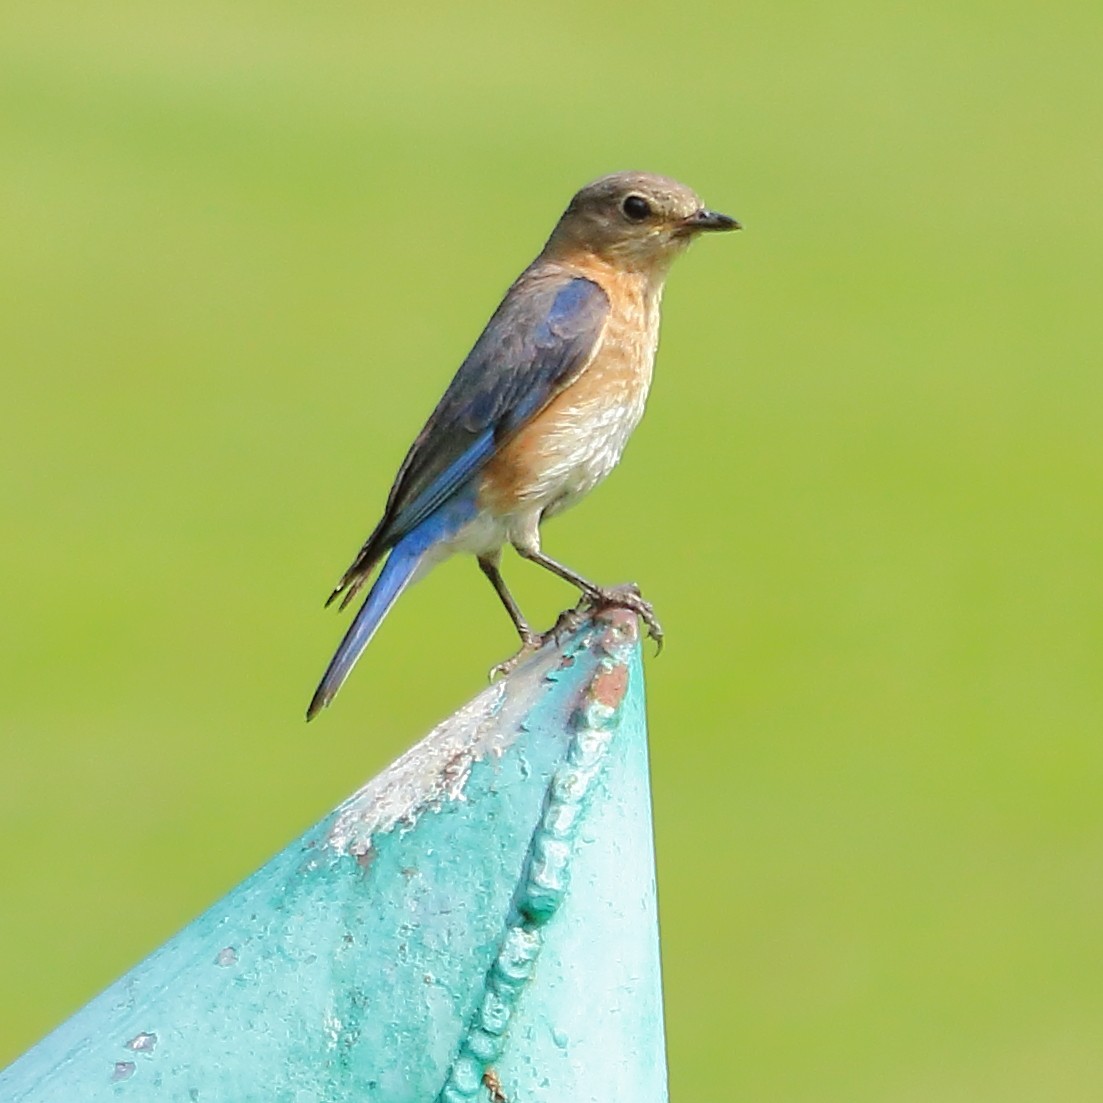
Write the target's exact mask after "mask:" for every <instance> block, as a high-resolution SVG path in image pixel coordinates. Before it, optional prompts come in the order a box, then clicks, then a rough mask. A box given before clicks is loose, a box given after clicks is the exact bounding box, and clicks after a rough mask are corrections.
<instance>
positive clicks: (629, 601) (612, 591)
mask: <svg viewBox="0 0 1103 1103" xmlns="http://www.w3.org/2000/svg"><path fill="white" fill-rule="evenodd" d="M583 604H587V605H589V607H590V609H592V610H593V611H594V612H600V611H601V610H602V609H627V610H628V611H629V612H630V613H635V614H636V616H638V617H639V618H640V620H642V621H643V623H644V625H645V626H646V628H647V634H648V635H649V636H650V637H651V638H652V639H653V640H654V641H655V654H656V655H657V654H658V653H659V652H660V651H662V649H663V626H662V625H661V624H660V623H659V618H658V617H657V616H655V609H654V607H653V606H652V604H651V602H650V601H648V600H646V598H644V597H643V595H642V594H641V593H640V588H639V587H638V586H637V585H636V584H635V583H634V582H626V583H625V584H624V585H623V586H607V587H604V588H602V589H600V590H596V591H594V593H592V594H587V595H586V597H585V598H584V599H583Z"/></svg>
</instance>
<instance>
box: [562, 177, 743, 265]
mask: <svg viewBox="0 0 1103 1103" xmlns="http://www.w3.org/2000/svg"><path fill="white" fill-rule="evenodd" d="M738 229H739V223H738V222H736V220H735V219H734V218H730V217H729V216H728V215H726V214H718V213H717V212H716V211H711V210H709V209H708V208H707V207H705V205H704V204H703V203H702V202H701V200H700V198H699V197H698V196H697V193H696V192H694V191H693V190H692V189H691V188H687V187H686V186H685V184H679V183H678V181H677V180H671V179H670V178H669V177H667V176H656V175H654V174H653V173H648V172H615V173H613V174H612V175H610V176H603V177H601V178H600V179H599V180H595V181H594V182H593V183H592V184H587V185H586V186H585V187H584V188H583V189H582V190H581V191H579V192H578V193H577V194H576V195H575V197H574V198H573V199H572V200H571V202H570V205H569V206H568V207H567V209H566V210H565V211H564V212H563V216H562V217H561V218H560V220H559V222H558V224H557V225H556V227H555V230H554V231H552V235H551V238H550V239H549V240H548V244H547V247H546V249H545V254H546V255H547V254H551V255H564V256H569V255H572V254H577V253H580V252H581V253H588V254H591V255H593V256H596V257H598V258H600V259H601V260H604V261H607V262H609V263H611V264H614V265H616V266H618V267H621V268H627V269H631V270H634V271H642V272H655V273H657V274H660V275H661V274H662V273H665V271H666V269H667V268H668V267H669V265H670V263H671V261H672V260H673V259H674V258H675V257H676V256H678V254H679V253H681V252H682V251H683V250H684V249H685V247H686V246H687V245H688V244H689V243H690V242H691V241H692V240H693V239H694V238H695V237H696V236H697V235H698V234H700V233H705V232H708V231H710V230H711V231H715V230H738Z"/></svg>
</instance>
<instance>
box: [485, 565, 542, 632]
mask: <svg viewBox="0 0 1103 1103" xmlns="http://www.w3.org/2000/svg"><path fill="white" fill-rule="evenodd" d="M479 567H480V569H481V570H482V572H483V574H485V575H486V577H487V578H489V579H490V585H491V586H493V587H494V591H495V593H496V594H497V595H498V597H500V598H501V599H502V604H503V605H504V606H505V607H506V612H507V613H509V619H510V620H512V621H513V626H514V628H516V629H517V635H519V636H520V637H521V643H522V644H523V645H524V648H531V647H538V646H539V645H540V643H541V642H542V641H541V639H540V637H539V636H538V635H537V634H536V633H535V632H534V631H533V630H532V628H531V627H529V622H528V621H527V620H525V615H524V613H522V612H521V607H520V606H519V605H518V604H517V599H516V598H515V597H514V596H513V595H512V594H511V593H510V592H509V587H508V586H507V585H506V580H505V579H504V578H502V572H501V571H500V570H499V569H498V558H497V556H489V555H480V556H479ZM524 648H522V650H523V649H524Z"/></svg>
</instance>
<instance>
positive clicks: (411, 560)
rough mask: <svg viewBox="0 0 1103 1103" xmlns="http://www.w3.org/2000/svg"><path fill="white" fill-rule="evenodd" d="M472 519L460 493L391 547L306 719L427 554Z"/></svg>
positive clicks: (331, 691) (331, 692) (334, 687)
mask: <svg viewBox="0 0 1103 1103" xmlns="http://www.w3.org/2000/svg"><path fill="white" fill-rule="evenodd" d="M473 516H474V498H473V496H472V495H468V494H463V495H461V496H459V497H458V498H455V499H453V500H452V501H451V502H449V503H447V504H446V505H445V506H443V507H442V508H440V509H438V510H437V511H436V512H435V513H432V514H430V516H428V517H427V518H425V520H424V521H422V522H421V524H420V525H418V526H417V527H416V528H415V529H414V530H413V531H412V532H410V533H407V535H406V536H404V537H403V538H402V539H401V540H400V541H399V542H398V543H397V544H396V545H395V546H394V548H393V549H392V550H391V554H390V555H389V556H388V557H387V561H386V563H384V564H383V569H382V570H381V571H380V572H379V577H378V578H377V579H376V580H375V583H374V585H373V586H372V588H371V590H370V591H369V592H368V596H367V597H366V598H365V599H364V604H363V605H361V606H360V609H359V611H358V612H357V614H356V616H355V617H354V618H353V621H352V624H351V625H350V626H349V630H348V631H347V632H346V633H345V638H344V639H343V640H341V645H340V646H339V647H338V648H337V652H336V654H335V655H334V656H333V658H332V659H330V661H329V666H327V667H326V672H325V674H323V675H322V680H321V682H319V683H318V688H317V689H316V690H315V691H314V696H313V697H312V698H311V700H310V705H309V707H308V708H307V710H306V718H307V720H313V719H314V717H315V716H316V715H317V714H318V712H319V711H320V710H321V709H323V708H325V706H326V705H328V704H329V703H330V701H332V700H333V698H334V697H335V696H336V695H337V691H338V690H339V689H340V688H341V686H342V685H343V684H344V681H345V679H346V678H347V677H348V676H349V674H350V673H351V672H352V668H353V667H354V666H355V665H356V660H357V659H359V658H360V656H361V654H362V653H363V651H364V648H365V647H367V646H368V644H369V643H370V642H371V639H372V636H374V635H375V633H376V630H377V629H378V628H379V626H380V624H382V623H383V618H384V617H385V616H386V615H387V614H388V613H389V612H390V610H391V606H392V605H394V603H395V602H396V601H397V600H398V599H399V597H400V596H401V595H402V591H403V590H405V589H406V587H407V586H408V585H409V584H410V582H411V581H412V580H413V577H414V574H415V572H416V571H417V569H418V566H419V565H420V564H421V561H422V559H424V557H425V555H426V554H427V553H428V551H429V550H430V549H431V548H432V547H433V546H434V545H436V544H438V543H440V542H441V541H442V540H445V539H447V538H448V537H449V536H452V535H454V534H455V533H456V532H457V531H458V530H459V529H460V528H461V527H462V526H463V524H464V523H465V522H467V521H468V520H470V519H471V517H473Z"/></svg>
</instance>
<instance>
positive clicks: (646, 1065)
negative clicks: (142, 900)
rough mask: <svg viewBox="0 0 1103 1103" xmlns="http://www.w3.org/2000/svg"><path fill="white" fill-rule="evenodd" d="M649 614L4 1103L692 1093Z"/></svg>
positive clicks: (288, 867) (592, 651)
mask: <svg viewBox="0 0 1103 1103" xmlns="http://www.w3.org/2000/svg"><path fill="white" fill-rule="evenodd" d="M654 877H655V875H654V857H653V851H652V836H651V802H650V791H649V779H648V765H647V733H646V724H645V718H644V698H643V672H642V667H641V663H640V649H639V640H638V635H637V626H636V621H635V618H634V617H631V616H628V615H627V614H624V613H620V612H615V613H608V614H603V615H602V616H600V617H598V618H596V619H595V620H594V621H592V622H590V623H588V624H587V625H584V626H583V627H582V628H581V629H580V630H579V631H578V632H577V633H576V634H575V635H574V636H573V637H572V638H571V639H570V640H569V641H568V642H567V644H566V646H564V647H562V648H555V647H548V648H545V649H544V650H543V651H541V652H539V653H537V654H536V655H535V656H533V657H532V658H531V659H530V660H528V661H527V662H525V663H524V664H522V665H521V666H519V667H518V668H517V669H516V670H515V671H514V672H513V673H512V674H511V675H510V676H509V677H507V678H505V679H503V680H502V681H500V682H498V683H497V684H495V685H492V686H491V687H490V688H489V689H487V690H485V691H484V692H483V693H481V694H479V696H478V697H476V698H475V699H474V700H473V701H471V702H470V703H469V704H468V705H466V706H465V707H463V708H462V709H460V710H459V711H458V712H457V713H455V714H454V715H453V716H452V717H450V718H449V719H448V720H446V721H445V722H444V723H443V724H441V725H440V726H439V727H437V728H436V729H435V730H434V731H433V732H431V733H430V734H429V735H428V736H427V737H426V738H425V739H424V740H422V741H421V742H420V743H419V744H417V745H416V746H415V747H413V748H412V749H411V750H410V751H408V752H407V753H406V754H405V755H403V756H402V757H401V758H400V759H398V761H396V762H395V763H394V764H393V765H392V766H391V767H390V768H389V769H388V770H386V771H385V772H384V773H382V774H380V775H379V776H378V777H377V778H375V779H374V780H373V781H371V782H369V783H368V784H367V785H365V786H364V788H363V789H361V790H360V791H359V792H358V793H356V794H355V795H354V796H353V797H351V798H350V799H349V800H347V801H346V802H345V803H344V804H342V805H341V806H340V807H338V808H337V809H335V810H334V811H333V812H332V813H331V814H330V815H329V816H327V817H326V818H325V819H323V820H322V821H321V822H320V823H319V824H318V825H316V826H315V827H314V828H312V829H311V830H310V831H308V832H307V833H306V834H305V835H304V836H303V837H302V838H301V839H299V840H298V841H296V842H294V843H292V844H291V845H290V846H288V847H287V848H286V849H284V850H283V851H281V852H280V853H279V854H278V855H276V857H275V858H273V859H272V860H271V861H270V862H269V863H268V864H267V865H265V866H264V867H262V868H261V869H260V870H258V871H257V872H256V873H255V874H253V876H252V877H250V878H249V879H248V880H247V881H245V882H243V883H242V884H241V885H239V886H238V887H237V888H236V889H234V890H233V891H232V892H230V893H229V894H228V895H227V896H226V897H224V898H223V899H222V900H221V901H220V902H219V903H217V904H216V905H215V906H214V907H212V908H211V909H210V910H209V911H208V912H206V913H205V914H204V915H202V916H200V917H199V918H198V919H196V920H195V921H194V922H193V923H191V924H190V925H189V926H188V927H186V928H185V929H184V930H183V931H181V932H180V934H178V935H177V936H176V937H175V938H173V939H172V940H171V941H169V942H168V943H166V944H165V945H164V946H162V947H161V948H160V949H159V950H157V951H156V952H154V953H153V954H152V955H151V956H150V957H148V958H147V959H146V960H145V961H143V962H142V963H141V964H139V965H137V966H135V967H134V968H133V969H132V970H131V971H130V972H129V973H127V974H126V975H125V976H124V977H122V978H121V979H120V980H118V981H117V982H116V983H115V984H114V985H112V986H111V987H110V988H108V989H107V990H106V991H105V992H103V993H102V994H101V995H100V996H98V997H97V998H96V999H94V1000H93V1001H92V1002H91V1003H89V1004H88V1005H87V1006H86V1007H85V1008H83V1010H81V1011H79V1012H78V1013H77V1014H76V1015H74V1016H73V1017H72V1018H71V1019H69V1020H68V1022H66V1023H64V1024H63V1025H62V1026H60V1027H58V1029H57V1030H55V1031H54V1032H53V1033H52V1034H50V1035H49V1036H48V1037H46V1038H45V1039H44V1040H43V1041H41V1042H40V1043H39V1044H38V1045H37V1046H35V1047H34V1048H33V1049H31V1050H30V1051H28V1052H27V1053H26V1054H24V1056H23V1057H21V1058H20V1059H19V1060H17V1061H16V1062H15V1063H14V1064H13V1065H11V1066H10V1067H9V1068H8V1069H6V1070H5V1071H4V1072H0V1101H3V1103H72V1101H74V1100H80V1101H81V1103H98V1101H100V1100H112V1101H119V1100H123V1101H125V1100H134V1101H139V1100H140V1101H143V1103H145V1101H149V1103H170V1101H171V1103H253V1101H256V1103H261V1101H263V1103H345V1101H348V1103H352V1101H353V1100H355V1101H357V1103H364V1101H366V1103H372V1101H380V1103H381V1101H387V1103H432V1101H441V1103H461V1101H466V1100H484V1101H485V1100H491V1101H493V1103H502V1101H503V1100H508V1101H510V1103H552V1101H556V1103H560V1101H564V1100H569V1099H570V1100H573V1099H577V1100H602V1101H606V1100H613V1101H632V1103H659V1101H663V1100H666V1098H667V1088H666V1058H665V1052H664V1042H663V1020H662V992H661V980H660V970H659V941H658V920H657V914H656V907H655V879H654Z"/></svg>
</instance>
